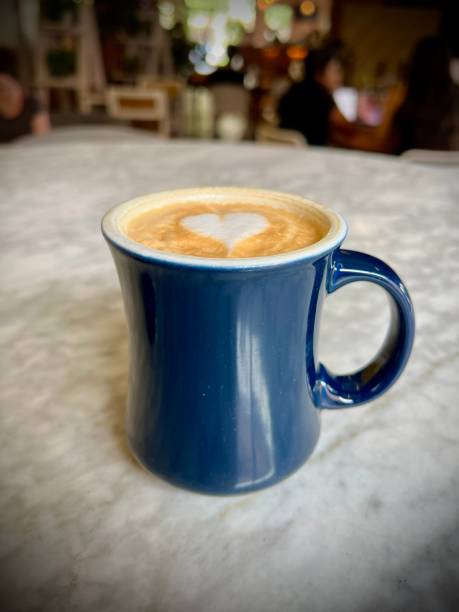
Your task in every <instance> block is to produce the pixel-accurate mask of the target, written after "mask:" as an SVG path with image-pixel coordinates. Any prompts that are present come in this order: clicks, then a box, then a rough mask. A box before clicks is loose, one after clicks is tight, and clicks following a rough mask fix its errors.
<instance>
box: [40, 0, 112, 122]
mask: <svg viewBox="0 0 459 612" xmlns="http://www.w3.org/2000/svg"><path fill="white" fill-rule="evenodd" d="M60 45H65V47H64V48H69V49H71V50H72V51H73V52H74V54H75V72H74V74H70V75H65V76H55V75H52V74H51V73H50V70H49V66H48V62H47V55H48V53H49V51H51V50H53V49H56V48H59V46H60ZM105 86H106V81H105V70H104V65H103V62H102V55H101V50H100V44H99V33H98V28H97V21H96V16H95V13H94V7H93V6H92V4H90V3H89V2H88V1H84V2H81V4H80V5H79V6H78V8H77V9H76V19H75V20H73V21H72V19H67V20H66V21H65V22H62V23H54V22H46V21H43V22H42V23H41V25H40V32H39V37H38V43H37V53H36V88H37V92H38V95H39V96H40V98H41V99H42V100H43V102H44V103H45V104H46V105H47V106H49V96H50V91H51V90H53V89H56V90H59V91H65V90H67V91H69V90H70V91H75V93H76V96H77V101H78V109H79V110H80V112H82V113H89V112H90V111H91V108H92V106H93V105H94V104H101V103H103V101H104V90H105Z"/></svg>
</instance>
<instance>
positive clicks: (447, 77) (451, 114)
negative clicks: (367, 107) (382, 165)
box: [392, 36, 459, 153]
mask: <svg viewBox="0 0 459 612" xmlns="http://www.w3.org/2000/svg"><path fill="white" fill-rule="evenodd" d="M450 67H451V57H450V54H449V51H448V48H447V45H446V43H445V41H444V40H443V39H442V38H440V37H438V36H431V37H427V38H423V39H422V40H421V41H420V42H419V43H418V45H417V46H416V48H415V50H414V52H413V55H412V59H411V63H410V66H409V69H408V75H407V79H406V84H405V85H402V86H401V87H400V91H399V97H400V98H401V100H400V105H399V108H398V109H397V110H396V112H395V116H394V121H393V134H392V142H393V148H394V151H395V152H397V153H402V152H403V151H406V150H408V149H434V150H450V149H456V150H457V149H459V87H458V86H457V85H456V84H455V83H454V81H453V78H452V75H451V69H450Z"/></svg>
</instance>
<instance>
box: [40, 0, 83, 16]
mask: <svg viewBox="0 0 459 612" xmlns="http://www.w3.org/2000/svg"><path fill="white" fill-rule="evenodd" d="M75 10H76V2H75V1H74V0H42V2H41V12H42V14H43V16H44V17H45V18H46V19H48V20H49V21H60V20H61V19H62V17H63V16H64V15H65V14H66V13H74V12H75Z"/></svg>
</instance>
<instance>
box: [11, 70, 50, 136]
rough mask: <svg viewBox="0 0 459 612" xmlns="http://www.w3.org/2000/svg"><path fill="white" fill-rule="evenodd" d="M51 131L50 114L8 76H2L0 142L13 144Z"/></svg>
mask: <svg viewBox="0 0 459 612" xmlns="http://www.w3.org/2000/svg"><path fill="white" fill-rule="evenodd" d="M49 129H50V124H49V116H48V113H47V112H46V111H45V110H44V109H43V108H42V107H41V105H40V104H39V102H38V101H37V100H36V99H35V98H34V97H33V96H31V95H28V94H26V93H25V92H24V90H23V88H22V87H21V85H20V84H19V83H18V81H16V79H14V78H13V77H12V76H10V75H8V74H4V73H3V74H0V142H1V143H5V142H11V141H13V140H15V139H16V138H19V137H20V136H25V135H27V134H37V135H39V134H45V133H46V132H48V131H49Z"/></svg>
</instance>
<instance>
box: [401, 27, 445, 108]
mask: <svg viewBox="0 0 459 612" xmlns="http://www.w3.org/2000/svg"><path fill="white" fill-rule="evenodd" d="M449 62H450V54H449V50H448V47H447V46H446V43H445V42H444V41H443V39H442V38H440V37H437V36H430V37H428V38H423V39H422V40H421V41H420V42H419V43H418V45H417V46H416V48H415V50H414V53H413V56H412V58H411V64H410V66H409V68H408V75H407V101H409V102H410V104H413V105H415V106H417V107H421V106H427V105H428V106H429V107H430V106H432V107H434V106H435V107H436V108H438V107H439V106H440V107H441V106H443V105H445V104H446V105H448V104H449V101H450V92H451V88H452V85H453V81H452V79H451V75H450V72H449Z"/></svg>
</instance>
